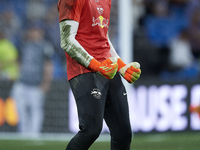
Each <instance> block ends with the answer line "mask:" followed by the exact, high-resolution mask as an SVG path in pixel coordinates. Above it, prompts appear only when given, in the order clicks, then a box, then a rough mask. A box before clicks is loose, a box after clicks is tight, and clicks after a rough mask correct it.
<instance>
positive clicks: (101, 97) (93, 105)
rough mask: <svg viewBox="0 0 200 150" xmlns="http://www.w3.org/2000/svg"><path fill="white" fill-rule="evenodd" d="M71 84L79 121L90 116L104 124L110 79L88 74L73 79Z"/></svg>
mask: <svg viewBox="0 0 200 150" xmlns="http://www.w3.org/2000/svg"><path fill="white" fill-rule="evenodd" d="M69 83H70V87H71V89H72V92H73V94H74V97H75V101H76V105H77V110H78V116H79V121H80V120H82V119H84V118H85V116H90V117H93V118H95V120H96V121H97V122H102V121H103V114H104V106H105V100H106V95H107V90H108V79H106V78H104V77H102V76H100V75H98V74H97V73H86V74H82V75H79V76H77V77H75V78H73V79H71V80H70V81H69ZM84 120H85V119H84Z"/></svg>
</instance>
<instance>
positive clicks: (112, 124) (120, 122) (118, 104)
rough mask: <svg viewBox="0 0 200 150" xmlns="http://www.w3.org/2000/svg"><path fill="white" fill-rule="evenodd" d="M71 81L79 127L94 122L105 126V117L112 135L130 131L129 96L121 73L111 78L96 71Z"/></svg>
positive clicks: (119, 136) (81, 127) (118, 136)
mask: <svg viewBox="0 0 200 150" xmlns="http://www.w3.org/2000/svg"><path fill="white" fill-rule="evenodd" d="M69 83H70V86H71V89H72V92H73V94H74V97H75V100H76V105H77V110H78V117H79V128H80V130H81V129H83V128H87V124H90V122H92V121H94V122H95V123H96V126H97V128H102V125H103V119H105V122H106V124H107V125H108V128H109V130H110V133H111V137H112V138H115V139H119V138H121V137H123V136H126V135H127V134H129V133H130V130H131V127H130V120H129V109H128V102H127V95H126V90H125V87H124V85H123V83H122V81H121V77H120V75H119V74H118V73H117V74H116V75H115V77H114V78H113V79H111V80H108V79H106V78H104V77H103V76H101V75H99V74H97V73H86V74H82V75H79V76H77V77H74V78H73V79H71V80H70V81H69ZM86 116H89V117H86ZM85 126H86V127H85Z"/></svg>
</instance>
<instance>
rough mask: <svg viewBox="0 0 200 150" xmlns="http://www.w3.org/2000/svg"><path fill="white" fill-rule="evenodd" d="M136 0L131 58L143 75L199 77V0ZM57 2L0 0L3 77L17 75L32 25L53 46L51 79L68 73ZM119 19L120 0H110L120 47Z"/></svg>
mask: <svg viewBox="0 0 200 150" xmlns="http://www.w3.org/2000/svg"><path fill="white" fill-rule="evenodd" d="M132 2H133V8H132V13H133V14H132V17H133V18H132V19H133V51H134V56H133V58H134V60H135V61H138V62H139V63H140V64H141V69H142V76H143V77H145V76H146V77H150V76H155V77H159V78H160V79H161V80H164V81H172V80H175V81H177V80H183V81H185V80H196V79H198V76H199V57H200V0H132ZM57 3H58V0H0V79H11V80H16V78H17V77H18V73H17V70H18V66H17V65H16V64H18V63H19V62H20V58H21V55H22V54H21V49H22V45H23V44H24V43H26V42H27V41H28V40H30V39H31V37H30V35H29V34H30V30H31V29H33V28H35V29H40V30H42V31H41V32H43V34H42V35H43V37H42V40H44V41H46V42H48V43H50V44H49V48H50V47H51V48H50V49H53V50H54V54H53V56H52V62H53V80H57V79H62V78H66V63H65V54H64V51H63V50H62V49H61V48H60V30H59V23H58V11H57ZM118 21H119V19H118V0H112V9H111V20H110V30H109V35H110V38H111V41H112V43H113V45H114V47H115V48H116V50H117V51H118V50H119V49H118V45H117V43H118ZM5 39H6V40H5ZM121 51H122V52H123V50H121ZM30 57H31V56H30ZM30 59H31V58H30ZM8 62H9V63H8ZM30 67H31V66H30Z"/></svg>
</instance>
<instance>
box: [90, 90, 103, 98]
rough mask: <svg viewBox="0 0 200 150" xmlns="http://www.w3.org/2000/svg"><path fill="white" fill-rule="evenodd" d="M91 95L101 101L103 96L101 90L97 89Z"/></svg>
mask: <svg viewBox="0 0 200 150" xmlns="http://www.w3.org/2000/svg"><path fill="white" fill-rule="evenodd" d="M91 95H93V96H94V98H96V99H100V98H101V95H102V94H101V91H100V90H99V89H97V88H95V89H93V90H92V91H91Z"/></svg>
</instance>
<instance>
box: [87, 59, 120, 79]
mask: <svg viewBox="0 0 200 150" xmlns="http://www.w3.org/2000/svg"><path fill="white" fill-rule="evenodd" d="M88 68H89V69H91V70H93V71H95V72H98V73H99V74H101V75H102V76H104V77H105V78H107V79H112V78H114V76H115V74H116V72H117V70H118V64H117V61H116V59H115V58H113V57H111V58H107V59H106V60H104V61H103V62H102V63H100V62H99V61H97V60H96V59H92V60H91V62H90V65H89V66H88Z"/></svg>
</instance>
